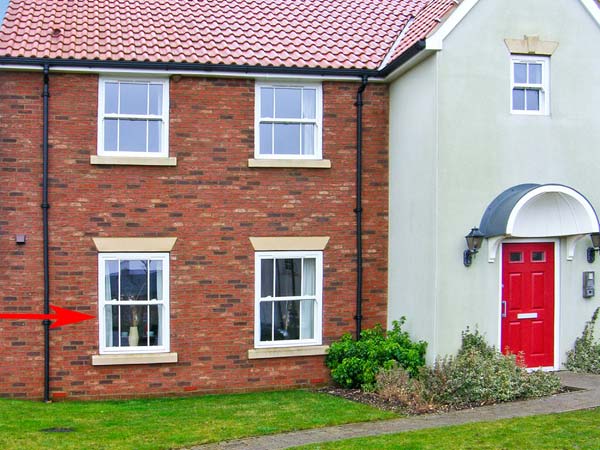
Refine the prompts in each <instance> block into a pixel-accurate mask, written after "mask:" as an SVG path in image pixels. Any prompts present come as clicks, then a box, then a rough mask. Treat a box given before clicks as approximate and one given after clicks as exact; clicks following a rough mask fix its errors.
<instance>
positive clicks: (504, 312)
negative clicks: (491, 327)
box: [502, 300, 506, 317]
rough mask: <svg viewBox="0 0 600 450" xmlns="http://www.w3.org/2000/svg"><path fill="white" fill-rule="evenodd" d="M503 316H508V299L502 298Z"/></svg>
mask: <svg viewBox="0 0 600 450" xmlns="http://www.w3.org/2000/svg"><path fill="white" fill-rule="evenodd" d="M502 317H506V300H502Z"/></svg>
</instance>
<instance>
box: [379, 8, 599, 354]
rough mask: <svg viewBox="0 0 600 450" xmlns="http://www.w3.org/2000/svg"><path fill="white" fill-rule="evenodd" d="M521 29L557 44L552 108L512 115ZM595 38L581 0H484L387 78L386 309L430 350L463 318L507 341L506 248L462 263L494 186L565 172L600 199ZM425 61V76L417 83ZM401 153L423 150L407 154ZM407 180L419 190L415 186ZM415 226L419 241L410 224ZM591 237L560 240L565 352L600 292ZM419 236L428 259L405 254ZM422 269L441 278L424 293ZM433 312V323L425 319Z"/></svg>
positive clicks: (441, 349)
mask: <svg viewBox="0 0 600 450" xmlns="http://www.w3.org/2000/svg"><path fill="white" fill-rule="evenodd" d="M524 35H538V36H539V38H540V39H541V40H547V41H557V42H558V43H559V46H558V48H557V50H556V51H555V53H554V54H553V55H552V57H551V60H550V83H551V88H550V91H551V93H550V95H551V98H550V109H551V113H550V115H548V116H523V115H512V114H510V65H509V62H510V61H509V56H510V54H509V52H508V49H507V48H506V45H505V44H504V39H506V38H511V39H521V38H523V36H524ZM599 46H600V28H599V27H598V25H597V24H596V23H595V22H594V21H593V20H592V18H591V17H590V15H589V13H588V12H587V11H586V10H585V9H584V8H583V7H582V6H581V4H580V3H579V2H578V1H566V0H561V1H551V2H550V1H547V0H502V1H497V0H480V1H479V2H478V4H477V5H476V6H475V7H474V8H473V9H472V10H471V12H470V13H469V14H468V15H467V17H466V18H465V19H464V20H463V21H462V22H461V23H460V24H459V25H458V26H457V28H456V29H455V30H454V31H453V32H452V33H451V34H450V35H449V36H448V37H447V38H446V40H445V41H444V48H443V50H442V51H441V52H439V53H438V54H437V56H436V57H434V58H430V59H428V60H427V61H426V62H425V63H422V66H423V67H418V68H417V69H416V70H415V69H413V71H411V72H409V73H408V74H405V75H404V76H402V77H400V79H398V80H396V81H395V82H394V83H393V85H392V87H391V99H390V102H391V113H392V116H391V121H390V128H391V133H390V153H391V155H390V156H391V165H390V171H391V172H390V193H391V196H390V202H391V204H390V211H391V212H392V215H391V216H390V236H391V239H390V269H391V270H390V290H389V292H390V299H389V304H390V307H389V315H390V320H393V319H394V318H395V317H397V316H398V315H406V316H407V317H408V322H409V324H410V323H414V324H415V325H414V327H415V331H416V332H417V335H418V337H421V338H426V339H427V340H428V341H429V342H430V352H428V353H429V355H428V356H429V360H430V361H431V359H432V358H433V356H434V355H435V354H437V355H444V354H448V353H454V352H455V351H456V349H457V348H458V345H459V343H460V332H461V330H464V329H465V327H467V326H470V327H475V326H477V327H478V328H479V330H480V331H481V332H483V333H485V334H486V336H487V337H488V340H489V341H490V342H492V343H495V344H499V330H498V328H499V310H500V307H499V304H500V259H499V258H497V259H496V262H494V263H488V262H487V257H486V256H487V249H486V248H484V249H483V251H482V252H481V253H480V254H479V255H478V256H477V257H476V259H475V261H474V263H473V265H472V266H471V267H470V268H465V267H464V266H463V265H462V251H463V250H464V249H465V241H464V235H465V234H466V233H467V232H468V231H469V229H470V228H471V227H472V226H475V225H478V224H479V221H480V219H481V216H482V215H483V212H484V210H485V208H486V207H487V205H488V204H489V203H490V202H491V201H492V200H493V199H494V198H495V197H496V195H498V194H499V193H501V192H502V191H504V190H505V189H507V188H509V187H511V186H514V185H517V184H521V183H540V184H543V183H561V184H566V185H568V186H571V187H573V188H575V189H576V190H578V191H580V192H581V193H582V194H584V195H585V196H586V197H587V198H588V199H589V200H590V201H591V203H592V204H593V205H595V206H596V208H597V209H599V210H600V177H599V176H598V174H599V173H600V159H599V158H598V154H599V153H600V152H599V150H600V57H598V51H597V49H598V48H599ZM418 71H420V72H421V77H422V79H421V80H420V82H416V81H412V77H414V76H415V74H418V73H419V72H418ZM425 83H426V84H427V85H426V86H425ZM436 93H437V94H436ZM423 98H428V99H430V100H433V101H434V104H433V105H431V106H430V107H429V108H428V109H429V110H430V111H431V113H432V114H433V116H432V117H424V116H423V115H422V112H423V111H422V107H421V109H417V110H411V109H409V107H410V106H411V105H414V104H415V103H416V104H417V107H418V105H420V104H421V100H419V99H423ZM436 124H437V125H436ZM414 128H417V129H419V130H420V131H419V133H416V132H415V131H414ZM436 142H437V150H436ZM418 149H420V151H419V150H418ZM407 154H408V155H411V154H413V155H414V154H418V155H419V157H418V160H417V158H416V157H414V156H413V159H409V160H408V161H405V160H403V159H402V157H405V156H406V155H407ZM432 166H433V167H432ZM419 167H422V168H423V167H424V168H425V170H421V171H418V170H417V169H418V168H419ZM421 173H423V176H420V175H421ZM407 186H410V188H411V189H412V190H413V191H414V192H421V194H420V195H421V196H423V201H422V202H418V201H415V199H414V198H411V196H410V195H408V193H407V192H405V189H406V187H407ZM432 189H434V192H431V190H432ZM403 212H404V213H403ZM428 220H431V221H432V222H428ZM405 222H408V223H405ZM413 222H416V223H413ZM415 228H417V229H418V230H420V231H419V232H418V233H417V237H416V239H415V237H414V236H413V235H411V234H408V235H407V232H408V230H410V229H413V230H414V229H415ZM430 233H433V234H430ZM407 236H408V237H407ZM588 244H589V239H587V238H584V239H582V240H581V241H580V242H579V244H578V246H577V249H576V253H575V258H574V260H573V261H567V260H566V254H567V253H566V247H565V242H564V239H562V240H560V246H561V252H560V255H561V256H560V258H561V260H560V280H559V281H560V283H559V293H558V294H559V297H560V309H559V311H557V312H559V315H560V333H559V336H558V338H559V340H560V352H559V353H560V359H561V362H564V354H565V352H566V351H567V350H568V349H570V348H571V347H572V344H573V341H574V339H575V338H576V337H577V336H578V335H579V334H580V333H581V330H582V329H583V325H584V323H585V321H586V320H589V317H590V316H591V314H592V311H593V310H594V309H595V308H596V307H598V306H600V294H598V295H597V296H596V297H594V298H593V299H592V300H585V299H583V298H582V296H581V283H582V281H581V278H582V271H584V270H597V276H598V278H599V282H600V260H599V262H598V264H595V265H590V264H588V263H587V262H586V261H585V248H586V247H587V245H588ZM416 246H418V247H419V248H421V251H420V252H419V253H420V255H426V257H421V256H418V257H416V258H415V257H413V258H412V260H410V259H406V258H404V257H403V256H404V255H406V254H407V252H409V251H415V247H416ZM431 246H433V248H431ZM484 247H485V245H484ZM392 270H394V271H395V273H396V277H397V280H398V281H394V275H393V273H392ZM399 272H406V274H405V276H404V275H398V273H399ZM420 273H423V274H425V273H427V277H428V279H429V280H431V281H433V280H435V281H434V283H433V284H434V287H433V286H432V288H431V289H434V292H433V293H431V292H429V291H428V290H426V291H425V293H424V295H423V296H421V295H418V294H417V295H416V293H419V292H420V291H419V290H417V289H419V286H418V285H419V284H420V283H419V281H421V280H419V281H417V280H415V277H417V276H418V274H420ZM599 288H600V286H599ZM415 297H416V298H415ZM426 318H427V319H428V320H429V321H430V322H431V323H430V324H427V325H423V323H424V322H425V321H426ZM432 326H433V327H434V328H433V329H434V330H435V332H433V336H432V331H431V327H432ZM421 328H422V329H421Z"/></svg>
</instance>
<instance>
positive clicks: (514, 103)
mask: <svg viewBox="0 0 600 450" xmlns="http://www.w3.org/2000/svg"><path fill="white" fill-rule="evenodd" d="M549 64H550V59H549V58H548V57H545V56H523V55H512V56H511V100H510V105H511V112H512V113H513V114H538V115H548V114H549V113H550V107H549V105H550V80H549V78H550V76H549V69H548V66H549Z"/></svg>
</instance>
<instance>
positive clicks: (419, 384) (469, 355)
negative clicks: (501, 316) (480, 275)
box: [375, 329, 561, 413]
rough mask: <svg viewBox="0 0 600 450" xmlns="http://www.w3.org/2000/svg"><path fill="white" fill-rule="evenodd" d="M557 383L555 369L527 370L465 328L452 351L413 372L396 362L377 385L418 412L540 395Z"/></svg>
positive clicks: (380, 375)
mask: <svg viewBox="0 0 600 450" xmlns="http://www.w3.org/2000/svg"><path fill="white" fill-rule="evenodd" d="M560 386H561V384H560V379H559V378H558V377H557V376H556V375H554V374H551V373H545V372H542V371H536V372H532V373H528V372H527V370H526V369H525V368H524V367H523V364H522V361H520V359H519V358H518V357H517V356H515V355H503V354H501V353H500V352H498V351H496V349H495V348H494V347H492V346H490V345H488V344H487V343H486V341H485V338H484V337H483V336H482V335H481V334H479V332H478V331H475V332H471V331H469V330H468V329H467V330H466V331H465V332H463V334H462V345H461V348H460V350H459V351H458V353H457V355H456V356H449V357H446V358H443V359H438V360H437V361H436V362H435V364H434V366H433V367H421V368H420V371H419V374H418V376H417V377H416V378H409V377H408V375H407V374H405V373H403V372H402V371H401V370H400V369H398V368H391V369H387V370H382V371H380V372H379V373H378V374H377V382H376V385H375V390H376V391H377V392H378V393H379V395H381V396H382V397H384V398H385V399H386V400H388V401H392V400H394V401H396V402H398V403H399V404H401V405H402V406H403V407H404V408H405V409H406V410H407V411H408V412H416V413H419V412H426V411H430V410H433V409H441V408H447V407H451V408H463V407H466V406H474V405H485V404H491V403H499V402H507V401H512V400H518V399H524V398H532V397H541V396H545V395H551V394H553V393H555V392H558V391H559V390H560Z"/></svg>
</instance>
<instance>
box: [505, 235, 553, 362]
mask: <svg viewBox="0 0 600 450" xmlns="http://www.w3.org/2000/svg"><path fill="white" fill-rule="evenodd" d="M501 347H502V351H503V352H504V353H506V352H511V353H515V354H517V353H520V352H522V353H523V355H524V357H525V364H526V365H527V367H540V366H544V367H551V366H554V244H553V243H551V242H529V243H523V244H503V245H502V337H501Z"/></svg>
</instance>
